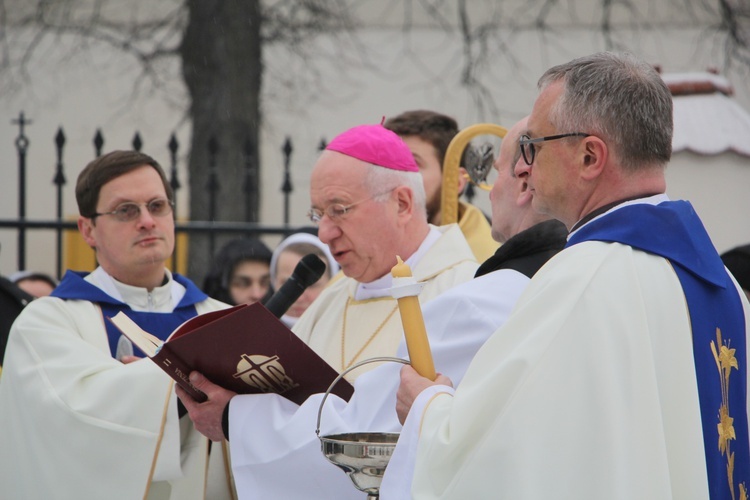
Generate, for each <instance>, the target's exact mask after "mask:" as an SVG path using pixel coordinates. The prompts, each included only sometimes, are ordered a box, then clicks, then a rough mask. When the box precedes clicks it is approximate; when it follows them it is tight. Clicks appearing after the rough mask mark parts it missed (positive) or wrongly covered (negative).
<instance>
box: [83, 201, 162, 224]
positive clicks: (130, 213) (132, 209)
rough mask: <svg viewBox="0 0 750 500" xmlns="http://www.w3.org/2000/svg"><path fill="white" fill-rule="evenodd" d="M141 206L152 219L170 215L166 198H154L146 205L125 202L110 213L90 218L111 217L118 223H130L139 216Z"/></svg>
mask: <svg viewBox="0 0 750 500" xmlns="http://www.w3.org/2000/svg"><path fill="white" fill-rule="evenodd" d="M141 206H145V207H146V210H148V213H150V214H151V215H153V216H154V217H164V216H166V215H169V214H171V213H172V208H173V203H172V202H171V201H169V200H168V199H166V198H156V199H155V200H151V201H149V202H148V203H134V202H127V203H122V204H120V205H117V207H116V208H115V209H114V210H112V211H111V212H102V213H98V212H97V213H94V214H93V215H92V216H91V218H92V219H93V218H95V217H99V216H100V215H111V216H113V217H114V218H115V219H117V220H118V221H120V222H131V221H134V220H136V219H137V218H138V217H140V216H141Z"/></svg>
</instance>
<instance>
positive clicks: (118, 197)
mask: <svg viewBox="0 0 750 500" xmlns="http://www.w3.org/2000/svg"><path fill="white" fill-rule="evenodd" d="M76 198H77V201H78V205H79V211H80V214H81V215H80V217H79V220H78V227H79V229H80V232H81V234H82V236H83V238H84V240H85V241H86V242H87V243H88V244H89V245H90V246H91V247H93V248H94V249H95V251H96V257H97V260H98V262H99V264H100V267H98V268H97V269H96V270H95V271H94V272H92V273H90V274H86V273H74V272H70V271H69V272H68V273H67V274H66V275H65V278H64V279H63V280H62V282H61V283H60V285H59V286H58V288H57V289H56V290H55V292H53V295H52V296H50V297H42V298H39V299H38V300H35V301H33V302H32V303H31V304H29V306H28V307H27V308H26V309H25V310H24V311H23V313H22V314H21V315H20V316H19V317H18V319H17V321H16V322H15V323H14V325H13V328H12V330H11V334H10V338H9V341H8V348H7V351H6V356H5V361H6V362H5V365H4V371H3V377H2V382H0V443H2V444H1V445H0V498H4V499H5V498H7V499H11V498H19V499H20V498H29V499H31V498H71V499H72V498H75V499H81V500H100V499H102V498H106V499H109V500H115V499H122V500H132V499H136V498H148V499H170V500H184V499H188V500H190V499H196V500H197V499H204V498H211V499H222V498H232V497H233V495H234V493H233V492H232V489H233V485H232V483H231V475H230V470H229V468H228V464H225V463H224V459H225V457H226V455H227V453H228V451H227V450H226V449H225V448H224V447H223V446H221V445H218V444H214V445H213V447H212V449H211V453H210V455H209V445H210V443H209V442H208V440H207V439H206V438H205V437H204V436H202V435H201V434H200V433H199V432H197V431H196V430H195V428H194V427H193V425H192V422H191V421H190V419H189V418H179V413H180V412H179V411H178V401H177V398H176V396H175V393H174V390H173V382H172V380H171V379H170V378H169V376H167V375H166V374H165V373H164V372H163V371H162V370H161V369H160V368H159V367H157V366H156V364H154V363H153V362H151V361H150V360H147V359H141V358H139V357H137V356H135V355H134V353H133V347H132V345H131V344H130V343H129V342H128V341H126V340H125V341H124V340H123V339H124V337H121V336H120V335H119V332H117V330H116V329H115V328H114V327H113V325H111V324H110V323H109V322H108V321H107V320H106V316H113V315H114V314H115V313H116V312H118V311H123V312H125V313H126V314H127V315H128V316H130V317H131V318H133V319H134V321H136V322H137V323H138V324H139V325H140V326H141V327H142V328H144V329H146V330H149V331H151V332H152V333H154V334H155V335H158V336H159V337H161V338H162V339H165V338H166V336H168V335H169V333H170V332H171V331H172V330H173V329H174V328H176V327H177V326H179V325H180V324H181V323H182V322H184V321H185V320H186V319H188V318H190V317H193V316H195V315H196V314H200V313H203V312H208V311H212V310H217V309H220V308H224V307H226V305H225V304H223V303H221V302H217V301H215V300H212V299H209V298H208V297H207V296H206V295H205V294H204V293H203V292H201V291H200V290H198V288H197V287H196V286H195V285H194V284H193V283H191V282H190V281H189V280H187V279H185V278H183V277H181V276H178V275H173V274H171V273H170V272H169V271H168V270H167V269H166V268H165V267H164V265H165V262H166V260H167V259H168V258H169V256H170V255H171V253H172V251H173V248H174V219H173V215H172V198H173V195H172V191H171V188H170V186H169V183H168V182H167V180H166V177H165V176H164V172H163V171H162V169H161V167H160V166H159V165H158V163H156V161H154V160H153V159H152V158H151V157H149V156H147V155H145V154H142V153H138V152H135V151H132V152H131V151H115V152H113V153H110V154H107V155H104V156H102V157H100V158H98V159H96V160H94V161H93V162H92V163H90V164H89V165H88V166H87V167H86V168H85V169H84V170H83V171H82V172H81V174H80V176H79V178H78V183H77V185H76ZM135 354H137V352H136V353H135Z"/></svg>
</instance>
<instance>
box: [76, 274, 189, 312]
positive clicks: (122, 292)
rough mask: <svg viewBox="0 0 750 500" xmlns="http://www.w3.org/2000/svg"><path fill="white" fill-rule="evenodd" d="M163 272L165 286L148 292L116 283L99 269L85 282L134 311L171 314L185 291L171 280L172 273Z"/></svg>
mask: <svg viewBox="0 0 750 500" xmlns="http://www.w3.org/2000/svg"><path fill="white" fill-rule="evenodd" d="M164 272H165V278H166V279H165V284H163V285H162V286H159V287H156V288H154V289H153V290H151V291H150V292H149V291H148V290H147V289H146V288H142V287H137V286H131V285H126V284H125V283H122V282H120V281H117V280H116V279H114V278H113V277H112V276H110V275H109V274H108V273H107V272H106V271H105V270H104V269H102V268H101V267H97V268H96V269H95V270H94V271H93V272H92V273H91V274H89V275H88V276H87V277H86V281H88V282H90V283H91V284H93V285H95V286H97V287H98V288H100V289H101V290H102V291H103V292H104V293H106V294H107V295H109V296H110V297H113V298H115V299H117V300H119V301H120V302H124V303H126V304H128V305H129V306H130V308H131V309H133V310H134V311H146V312H172V311H173V310H174V309H175V307H177V305H178V304H179V303H180V301H181V300H182V298H183V297H184V296H185V292H186V289H185V287H184V286H182V285H181V284H179V283H177V282H176V281H175V280H173V279H172V273H170V272H169V270H168V269H165V270H164Z"/></svg>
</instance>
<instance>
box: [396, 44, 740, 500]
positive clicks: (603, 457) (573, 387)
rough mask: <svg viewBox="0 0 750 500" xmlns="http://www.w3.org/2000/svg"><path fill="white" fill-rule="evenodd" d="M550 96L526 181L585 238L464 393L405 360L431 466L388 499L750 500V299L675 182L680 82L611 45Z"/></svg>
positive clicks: (410, 406)
mask: <svg viewBox="0 0 750 500" xmlns="http://www.w3.org/2000/svg"><path fill="white" fill-rule="evenodd" d="M540 90H541V91H540V94H539V97H538V98H537V100H536V103H535V105H534V108H533V111H532V113H531V116H530V118H529V122H528V128H527V131H526V134H525V135H524V136H522V137H521V140H520V146H521V153H522V156H523V159H524V161H523V162H519V163H518V164H517V166H516V175H518V176H521V177H523V178H525V179H526V180H527V182H528V184H529V187H530V189H531V191H532V192H533V193H534V198H533V206H534V207H535V208H536V209H537V210H539V211H541V212H543V213H546V214H548V215H550V216H553V217H555V218H557V219H559V220H561V221H562V222H563V223H564V224H565V225H566V226H567V227H568V229H569V230H570V235H569V238H568V245H567V247H566V248H565V249H564V250H563V251H562V252H560V253H559V254H558V255H557V256H556V257H553V259H552V260H550V261H549V262H548V264H547V265H546V266H545V267H543V268H542V269H541V270H540V271H539V272H538V273H537V274H536V275H535V276H534V278H533V279H532V280H531V283H530V285H529V287H528V288H527V290H526V292H525V294H524V296H523V297H521V299H520V301H519V303H518V305H517V307H516V308H515V310H514V313H513V314H511V317H510V318H509V319H508V321H507V323H506V324H505V325H504V326H503V327H501V328H500V329H499V330H498V331H497V332H495V334H494V335H493V336H492V337H491V338H490V339H489V340H488V341H487V343H486V344H485V345H484V347H483V348H482V350H481V351H480V352H479V353H478V354H477V356H476V357H475V358H474V361H473V362H472V364H471V366H470V367H469V369H468V371H467V373H466V376H465V377H464V378H463V380H462V382H461V384H460V385H459V386H458V387H457V389H456V390H455V391H453V389H452V388H450V387H449V385H450V381H449V380H448V379H446V378H444V377H438V379H437V381H436V382H432V381H429V380H427V379H425V378H422V377H420V376H419V375H417V373H416V372H415V371H414V370H413V369H411V367H408V366H406V367H404V368H403V369H402V377H401V387H400V389H399V393H398V404H397V410H398V412H399V415H400V417H401V418H402V419H403V418H406V417H407V415H408V418H407V419H406V423H405V427H404V432H403V433H402V435H401V438H402V439H404V440H406V439H408V438H409V437H412V438H413V437H415V436H419V438H418V439H419V445H418V449H417V452H416V465H415V471H414V475H413V484H411V485H403V484H402V485H401V486H402V487H401V488H395V490H394V489H392V490H390V491H391V495H390V496H387V495H386V494H383V495H382V498H384V499H386V498H412V497H413V498H437V497H440V498H461V499H463V498H514V499H515V498H559V499H576V500H578V499H599V498H608V497H615V498H628V499H630V498H639V499H642V498H653V499H663V498H679V499H696V500H697V499H702V500H703V499H706V498H711V499H718V498H721V499H728V498H746V497H747V492H748V488H749V487H750V457H749V455H750V453H749V452H748V448H749V447H750V443H749V442H748V392H747V391H748V386H747V371H748V346H747V338H746V332H747V328H748V326H749V321H750V304H748V301H747V299H746V297H745V296H744V294H742V293H741V291H740V290H739V287H738V285H737V283H736V282H735V281H734V280H733V279H732V278H731V276H730V275H729V273H728V272H727V271H726V269H725V268H724V266H723V264H722V262H721V259H720V258H719V255H718V254H717V252H716V250H715V248H714V246H713V244H712V243H711V240H710V238H709V237H708V234H707V233H706V231H705V229H704V228H703V225H702V224H701V222H700V219H699V218H698V216H697V215H696V214H695V212H694V210H693V209H692V207H691V206H690V204H689V203H688V202H685V201H670V200H669V199H668V198H667V196H666V195H665V194H664V192H665V190H666V181H665V178H664V169H665V167H666V164H667V162H668V160H669V158H670V155H671V137H672V102H671V96H670V93H669V90H668V88H667V86H666V85H665V84H664V82H663V81H662V79H661V78H660V76H659V75H658V74H657V73H656V71H654V69H653V68H652V67H650V66H649V65H647V64H645V63H644V62H642V61H639V60H638V59H636V58H634V57H633V56H630V55H621V54H613V53H599V54H594V55H591V56H588V57H582V58H579V59H575V60H573V61H571V62H569V63H567V64H562V65H559V66H556V67H554V68H552V69H550V70H549V71H547V72H546V73H545V74H544V75H543V76H542V78H541V80H540ZM399 448H402V443H399V445H398V446H397V453H398V450H399ZM385 476H386V477H385V479H384V483H383V486H384V489H385V490H388V488H389V484H392V483H391V479H392V478H393V479H397V477H396V475H393V476H391V474H390V471H386V475H385ZM384 493H385V492H384Z"/></svg>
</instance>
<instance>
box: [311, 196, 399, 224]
mask: <svg viewBox="0 0 750 500" xmlns="http://www.w3.org/2000/svg"><path fill="white" fill-rule="evenodd" d="M391 191H393V189H389V190H388V191H384V192H382V193H378V194H374V195H372V196H370V197H368V198H365V199H364V200H359V201H356V202H354V203H351V204H349V205H342V204H341V203H332V204H330V205H328V206H327V207H326V208H325V210H320V209H318V208H310V210H309V211H308V212H307V216H308V217H309V218H310V222H312V223H313V224H315V225H316V226H317V225H318V224H320V220H321V219H322V218H323V216H324V215H327V216H328V218H329V219H331V220H332V221H333V222H339V221H340V220H341V219H343V218H344V217H345V216H346V214H348V213H349V212H351V210H352V208H354V207H356V206H357V205H359V204H360V203H364V202H366V201H370V200H372V199H374V198H377V197H378V196H382V195H384V194H386V193H390V192H391Z"/></svg>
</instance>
